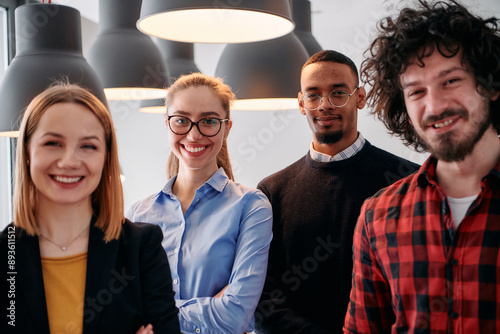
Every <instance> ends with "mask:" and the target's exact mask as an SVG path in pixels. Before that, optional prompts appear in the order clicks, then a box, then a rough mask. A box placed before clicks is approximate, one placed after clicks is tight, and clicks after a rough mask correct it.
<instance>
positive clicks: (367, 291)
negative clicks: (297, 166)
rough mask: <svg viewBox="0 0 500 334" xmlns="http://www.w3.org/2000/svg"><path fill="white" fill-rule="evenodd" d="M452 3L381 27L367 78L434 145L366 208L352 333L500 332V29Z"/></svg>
mask: <svg viewBox="0 0 500 334" xmlns="http://www.w3.org/2000/svg"><path fill="white" fill-rule="evenodd" d="M498 24H499V20H498V19H496V18H490V19H482V18H479V17H477V16H475V15H473V14H471V13H470V12H469V11H468V10H467V9H466V8H465V7H464V6H462V5H460V4H459V3H457V2H455V1H449V2H442V1H440V2H436V3H434V4H429V3H427V2H426V1H423V0H420V1H419V3H418V8H416V9H412V8H405V9H403V10H402V11H401V12H400V14H399V16H398V17H397V18H396V19H391V18H386V19H384V20H383V21H382V22H381V23H380V25H379V30H380V32H379V36H378V37H377V38H376V39H375V41H374V42H373V43H372V45H371V47H370V49H369V50H368V52H367V53H368V58H367V59H366V60H365V61H364V62H363V65H362V70H361V75H362V78H363V79H364V81H365V82H368V83H369V84H371V86H372V89H371V91H370V92H369V94H368V101H369V102H371V103H373V106H374V109H373V110H374V114H376V115H377V116H378V117H379V118H380V119H381V120H382V121H383V122H384V123H385V125H386V126H387V128H388V129H389V130H390V131H392V132H393V133H394V134H396V135H399V136H401V137H402V138H403V140H404V141H405V143H406V144H408V145H412V146H414V147H415V148H416V149H417V150H418V151H428V152H430V153H431V156H430V157H429V159H428V160H427V161H426V162H425V163H424V164H423V165H422V167H421V168H420V170H419V171H418V172H417V173H415V174H413V175H411V176H409V177H407V178H404V179H402V180H400V181H398V182H396V183H394V184H393V185H392V186H390V187H388V188H386V189H384V190H381V191H379V192H378V193H377V194H376V195H375V196H373V197H371V198H369V199H368V200H367V201H365V203H364V204H363V207H362V209H361V214H360V217H359V219H358V223H357V225H356V229H355V232H354V246H353V253H354V255H353V256H354V269H353V287H352V291H351V297H350V303H349V308H348V311H347V314H346V319H345V325H344V333H499V332H500V321H499V319H500V256H499V255H500V140H499V131H500V98H499V95H500V30H499V26H498Z"/></svg>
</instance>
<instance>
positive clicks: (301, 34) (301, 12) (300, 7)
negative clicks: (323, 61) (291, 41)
mask: <svg viewBox="0 0 500 334" xmlns="http://www.w3.org/2000/svg"><path fill="white" fill-rule="evenodd" d="M292 14H293V20H294V22H295V30H294V33H295V35H297V37H298V38H299V40H300V41H301V42H302V44H303V45H304V47H305V48H306V50H307V53H308V54H309V56H312V55H313V54H315V53H316V52H319V51H321V50H323V49H322V48H321V45H319V43H318V41H317V40H316V38H314V36H313V34H312V27H311V2H310V1H309V0H292Z"/></svg>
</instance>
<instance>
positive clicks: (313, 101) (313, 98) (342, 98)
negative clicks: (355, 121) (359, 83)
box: [304, 88, 358, 110]
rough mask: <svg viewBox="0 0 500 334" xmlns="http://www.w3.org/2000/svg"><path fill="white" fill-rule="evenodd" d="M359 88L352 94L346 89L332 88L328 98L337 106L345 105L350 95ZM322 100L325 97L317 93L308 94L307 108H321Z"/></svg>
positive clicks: (306, 98) (305, 99) (305, 102)
mask: <svg viewBox="0 0 500 334" xmlns="http://www.w3.org/2000/svg"><path fill="white" fill-rule="evenodd" d="M357 89H358V88H356V89H355V90H354V91H353V92H352V93H351V94H349V93H347V92H346V91H344V90H332V91H331V92H330V94H329V95H328V100H329V101H330V103H331V104H332V105H333V106H335V107H337V108H340V107H343V106H345V105H346V104H347V102H348V101H349V97H350V96H351V95H352V94H354V92H355V91H356V90H357ZM322 101H323V97H322V96H321V95H319V94H317V93H312V94H306V95H305V98H304V106H305V107H306V108H307V109H310V110H314V109H317V108H319V106H320V104H321V102H322Z"/></svg>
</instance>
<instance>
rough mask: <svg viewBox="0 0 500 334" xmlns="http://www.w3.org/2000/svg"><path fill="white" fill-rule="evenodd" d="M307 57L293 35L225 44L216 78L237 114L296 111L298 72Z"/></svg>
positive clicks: (298, 83) (298, 86) (298, 89)
mask: <svg viewBox="0 0 500 334" xmlns="http://www.w3.org/2000/svg"><path fill="white" fill-rule="evenodd" d="M308 58H309V55H308V53H307V51H306V49H305V47H304V46H303V45H302V43H301V42H300V40H299V39H298V38H297V36H296V35H295V34H294V33H290V34H288V35H286V36H283V37H280V38H276V39H273V40H269V41H263V42H255V43H245V44H228V45H227V46H226V47H225V48H224V50H223V52H222V55H221V57H220V59H219V62H218V63H217V68H216V70H215V76H217V77H220V78H222V79H224V82H225V83H226V84H228V85H229V86H230V87H231V88H232V89H233V92H234V93H235V94H236V97H237V98H238V99H237V101H236V103H235V105H234V106H233V109H236V110H275V109H295V108H297V107H298V104H297V93H298V92H299V91H300V71H301V68H302V65H304V63H305V62H306V61H307V59H308Z"/></svg>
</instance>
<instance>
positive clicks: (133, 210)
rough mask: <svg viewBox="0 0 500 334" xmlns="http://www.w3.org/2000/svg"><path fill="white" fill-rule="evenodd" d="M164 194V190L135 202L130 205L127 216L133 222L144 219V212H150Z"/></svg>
mask: <svg viewBox="0 0 500 334" xmlns="http://www.w3.org/2000/svg"><path fill="white" fill-rule="evenodd" d="M163 196H164V194H163V192H162V191H160V192H157V193H154V194H151V195H149V196H147V197H145V198H143V199H141V200H139V201H137V202H135V203H134V204H132V205H131V206H130V208H129V209H128V211H127V213H126V214H125V217H127V218H128V219H129V220H131V221H133V222H136V221H142V220H143V216H144V214H146V213H147V212H149V210H150V209H151V208H152V207H154V206H155V205H156V203H158V201H159V200H161V198H162V197H163Z"/></svg>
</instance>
